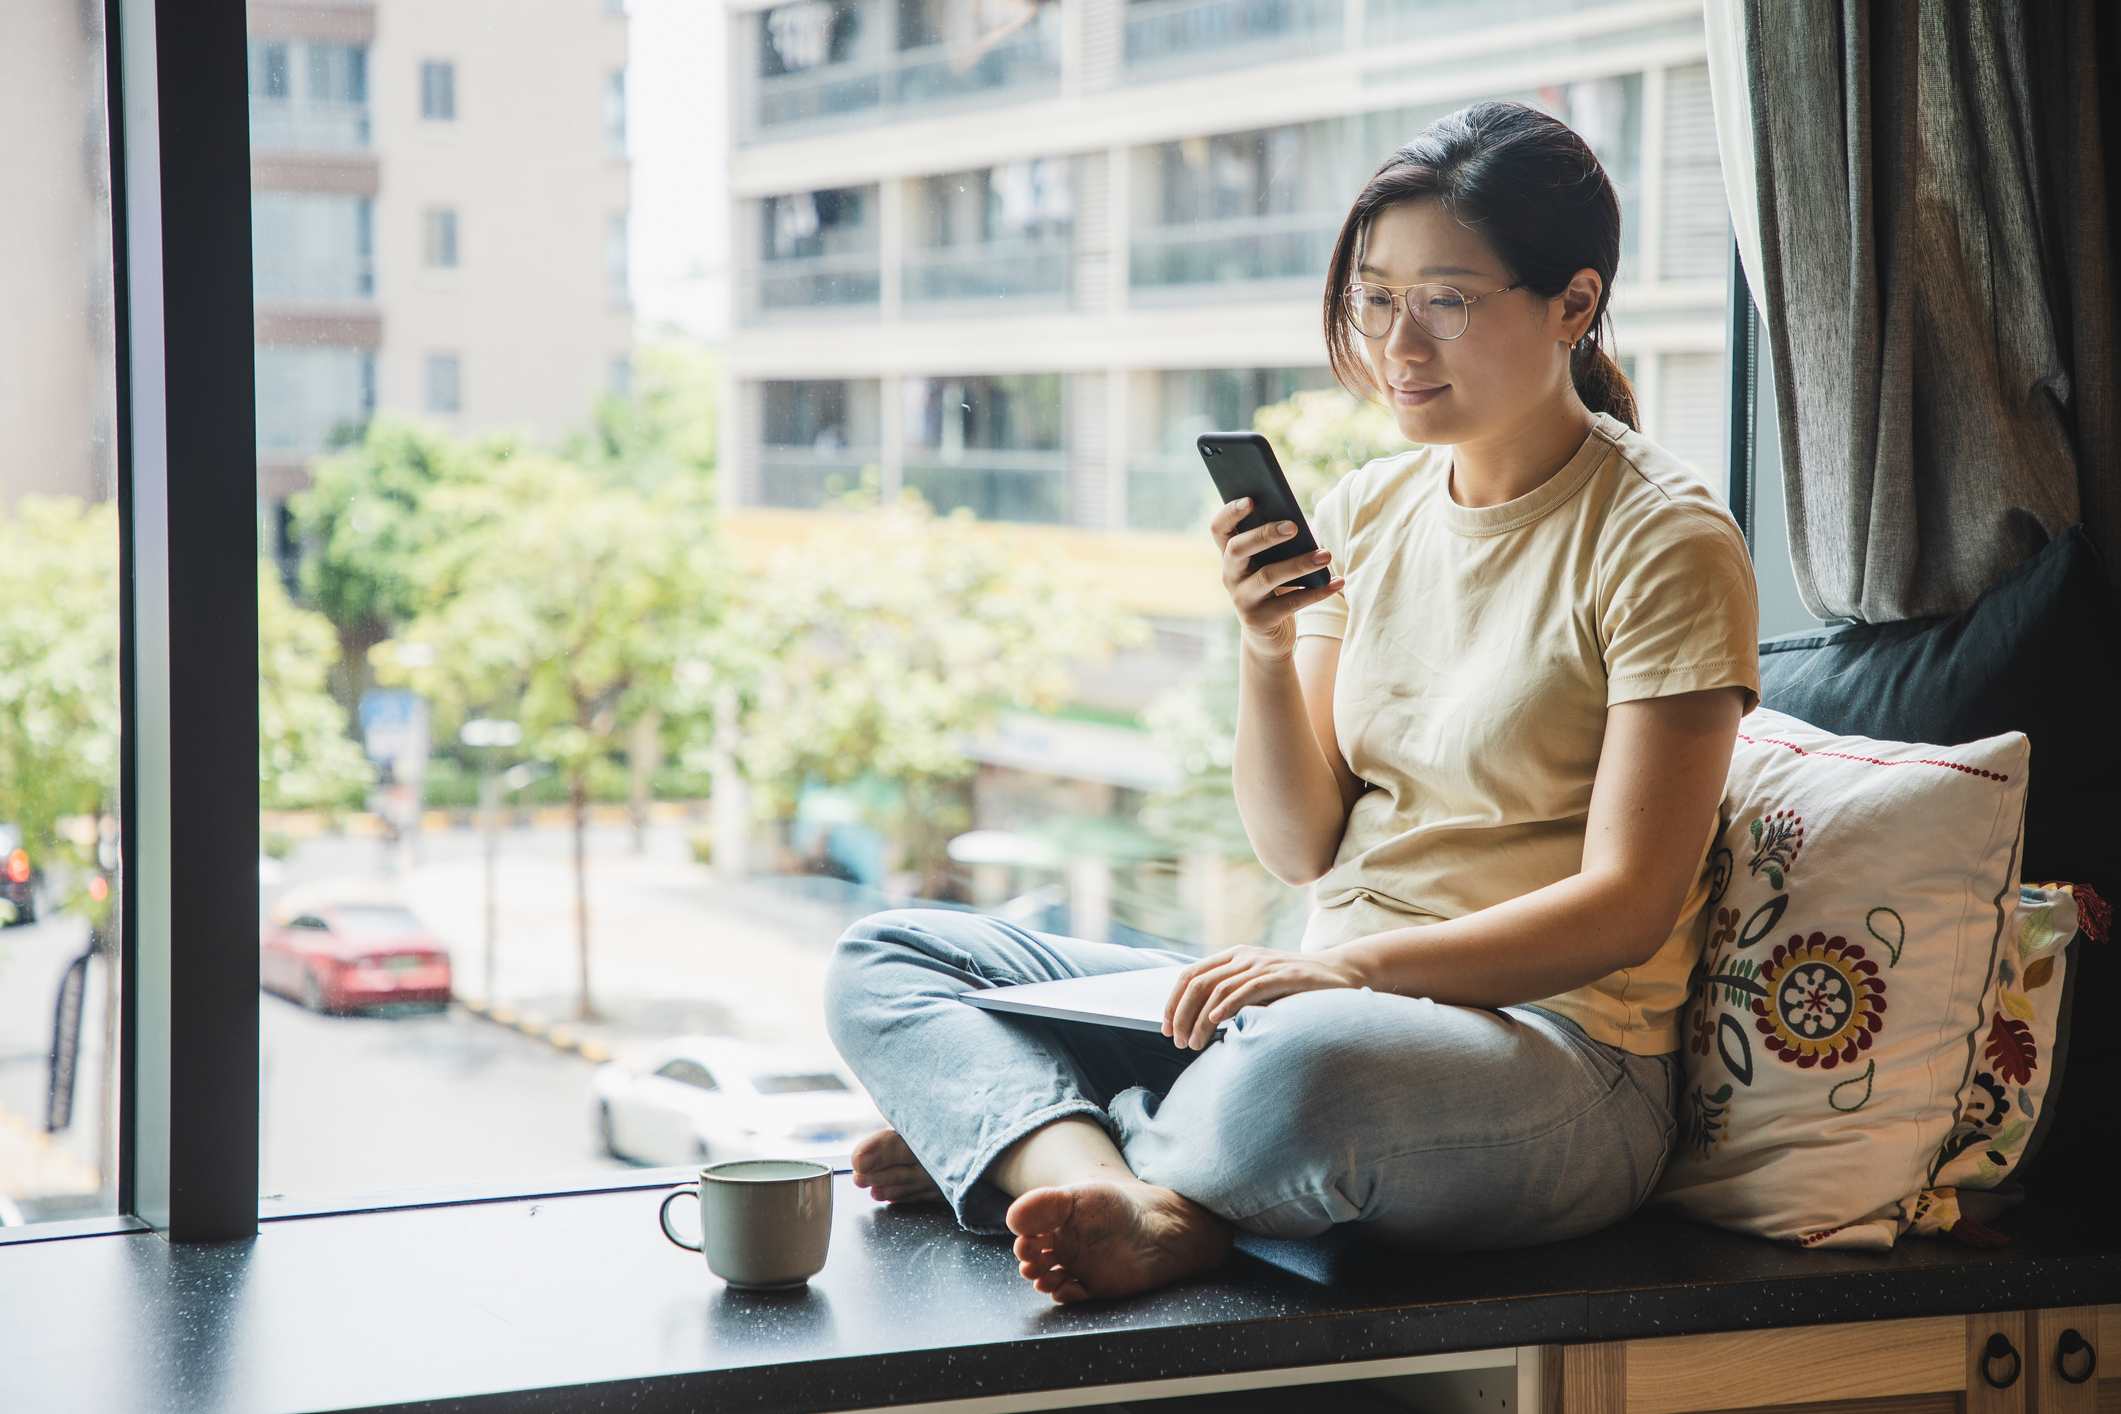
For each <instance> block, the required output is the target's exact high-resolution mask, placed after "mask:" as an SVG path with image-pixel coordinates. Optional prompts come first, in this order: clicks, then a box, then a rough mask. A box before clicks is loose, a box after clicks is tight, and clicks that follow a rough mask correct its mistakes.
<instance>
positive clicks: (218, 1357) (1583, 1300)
mask: <svg viewBox="0 0 2121 1414" xmlns="http://www.w3.org/2000/svg"><path fill="white" fill-rule="evenodd" d="M833 1181H834V1185H835V1188H834V1195H833V1197H834V1203H833V1207H834V1213H833V1236H832V1249H831V1255H830V1257H829V1259H828V1260H827V1263H826V1267H825V1270H824V1271H823V1272H821V1273H820V1274H819V1275H818V1276H817V1277H815V1278H813V1279H812V1281H811V1283H810V1286H809V1287H808V1289H807V1290H801V1291H797V1292H793V1293H760V1294H747V1293H743V1292H738V1291H733V1290H731V1289H729V1288H728V1287H726V1286H725V1285H724V1284H723V1283H722V1282H721V1281H720V1280H719V1279H718V1278H716V1277H715V1276H713V1274H712V1273H710V1272H709V1271H708V1270H707V1268H706V1264H705V1262H704V1261H703V1259H702V1258H700V1257H699V1256H697V1255H695V1254H693V1253H689V1252H684V1251H680V1250H679V1249H678V1248H676V1247H673V1246H671V1245H670V1244H669V1243H667V1242H666V1241H665V1240H664V1239H663V1237H662V1235H661V1234H660V1233H659V1232H658V1231H657V1227H656V1205H657V1203H658V1202H659V1201H660V1198H661V1196H662V1193H663V1192H664V1191H665V1190H663V1189H633V1190H622V1191H614V1192H603V1193H593V1194H578V1195H570V1196H565V1197H558V1198H540V1199H535V1200H530V1199H519V1200H508V1201H503V1202H492V1203H476V1204H463V1205H454V1206H445V1207H427V1208H413V1209H399V1210H394V1211H385V1212H372V1213H360V1214H350V1215H344V1216H331V1217H314V1218H302V1219H288V1220H280V1221H274V1222H270V1223H267V1224H265V1225H264V1227H263V1229H262V1230H261V1232H260V1233H259V1235H258V1236H257V1237H256V1238H255V1239H253V1240H250V1241H245V1242H238V1243H227V1244H219V1245H209V1246H173V1245H172V1244H170V1243H168V1242H166V1241H164V1240H163V1239H162V1238H161V1237H159V1236H156V1235H153V1234H128V1235H111V1236H100V1237H77V1238H70V1239H67V1240H63V1241H53V1242H38V1243H27V1244H21V1245H16V1246H6V1247H0V1407H4V1408H5V1409H6V1410H7V1411H9V1414H18V1411H29V1410H38V1411H43V1410H65V1411H69V1414H73V1412H74V1411H102V1410H111V1411H125V1414H136V1411H137V1414H148V1412H149V1411H160V1410H170V1411H183V1414H206V1411H218V1410H232V1411H276V1412H277V1411H287V1410H301V1411H309V1410H327V1409H328V1410H346V1409H384V1408H389V1409H397V1408H417V1409H425V1410H486V1409H493V1410H498V1409H504V1408H505V1409H511V1410H515V1409H523V1410H551V1409H562V1408H565V1409H598V1410H629V1411H648V1410H665V1409H669V1410H677V1409H688V1410H689V1409H695V1408H704V1407H712V1408H715V1409H717V1410H724V1409H726V1410H815V1409H830V1408H838V1407H845V1406H849V1405H877V1404H891V1403H906V1402H913V1401H918V1400H931V1399H944V1398H953V1397H962V1396H967V1395H977V1394H986V1395H993V1394H1001V1393H1009V1392H1017V1391H1025V1390H1038V1389H1051V1388H1062V1387H1073V1386H1077V1385H1081V1384H1085V1383H1096V1384H1108V1383H1118V1382H1123V1381H1132V1380H1150V1379H1167V1378H1176V1377H1180V1376H1187V1375H1201V1374H1211V1373H1227V1372H1233V1371H1243V1370H1249V1369H1271V1368H1277V1367H1282V1366H1290V1365H1306V1364H1318V1363H1337V1362H1342V1361H1354V1360H1375V1359H1386V1358H1391V1357H1399V1356H1408V1355H1420V1354H1429V1353H1439V1352H1444V1351H1451V1350H1469V1349H1488V1348H1493V1347H1500V1346H1513V1345H1535V1344H1548V1343H1554V1342H1579V1341H1587V1340H1608V1339H1617V1338H1625V1337H1632V1336H1647V1335H1676V1334H1682V1333H1687V1332H1694V1331H1705V1330H1734V1329H1744V1328H1747V1327H1757V1326H1791V1325H1806V1324H1811V1323H1815V1322H1828V1321H1850V1320H1866V1319H1874V1318H1891V1317H1906V1316H1922V1315H1939V1314H1956V1313H1962V1312H1973V1311H1987V1310H2004V1309H2012V1308H2018V1307H2029V1306H2060V1305H2077V1304H2094V1303H2100V1302H2111V1301H2117V1300H2121V1241H2117V1239H2116V1238H2115V1237H2114V1236H2112V1235H2111V1234H2107V1233H2095V1232H2094V1231H2093V1230H2091V1228H2090V1227H2089V1225H2088V1223H2086V1222H2084V1221H2081V1220H2080V1219H2079V1218H2077V1217H2076V1216H2075V1215H2074V1214H2073V1213H2071V1212H2068V1211H2065V1210H2059V1209H2056V1208H2055V1207H2053V1206H2052V1205H2047V1204H2043V1203H2041V1202H2040V1200H2039V1199H2038V1198H2037V1197H2036V1198H2035V1199H2033V1200H2032V1201H2030V1202H2028V1203H2026V1204H2025V1205H2024V1206H2022V1207H2019V1208H2017V1209H2014V1210H2012V1211H2011V1212H2009V1213H2006V1214H2004V1215H2003V1216H2002V1217H2001V1218H1999V1219H1997V1220H1996V1223H1995V1226H1997V1227H1999V1228H2001V1229H2002V1230H2003V1231H2005V1232H2007V1233H2009V1234H2011V1235H2012V1237H2013V1238H2014V1239H2015V1240H2014V1242H2013V1243H2012V1245H2011V1246H2008V1247H2003V1248H1997V1249H1993V1250H1980V1249H1974V1248H1967V1247H1960V1246H1957V1245H1955V1244H1951V1243H1948V1242H1943V1241H1939V1240H1937V1239H1933V1238H1916V1239H1909V1240H1905V1241H1903V1242H1902V1243H1901V1244H1900V1246H1899V1247H1897V1248H1896V1249H1894V1250H1893V1251H1891V1252H1888V1253H1839V1252H1819V1251H1812V1252H1805V1251H1799V1250H1796V1249H1793V1248H1786V1247H1783V1246H1781V1245H1779V1244H1775V1243H1770V1242H1765V1241H1762V1240H1759V1239H1756V1238H1750V1237H1745V1236H1741V1235H1738V1234H1734V1233H1727V1232H1723V1231H1720V1230H1718V1229H1715V1228H1709V1227H1704V1226H1700V1225H1697V1224H1693V1223H1689V1222H1684V1221H1680V1220H1676V1219H1672V1218H1667V1217H1660V1216H1654V1215H1650V1214H1638V1215H1637V1216H1636V1217H1635V1218H1633V1219H1631V1220H1629V1221H1628V1222H1626V1223H1623V1224H1621V1225H1619V1226H1617V1227H1614V1228H1610V1229H1608V1230H1606V1231H1604V1232H1600V1233H1595V1234H1593V1235H1591V1236H1589V1237H1584V1238H1579V1239H1576V1240H1573V1241H1570V1242H1563V1243H1555V1244H1551V1245H1548V1246H1544V1247H1537V1248H1526V1249H1522V1250H1518V1251H1511V1252H1494V1253H1481V1254H1462V1253H1461V1254H1421V1253H1409V1252H1394V1251H1393V1250H1392V1249H1389V1248H1383V1247H1379V1246H1378V1245H1377V1244H1375V1243H1372V1242H1368V1241H1366V1240H1365V1237H1364V1234H1363V1232H1362V1230H1361V1228H1360V1227H1359V1226H1353V1225H1348V1226H1342V1227H1340V1228H1336V1229H1334V1230H1333V1231H1332V1232H1330V1233H1328V1234H1326V1235H1324V1236H1322V1237H1319V1238H1315V1239H1311V1240H1308V1241H1297V1242H1288V1241H1277V1240H1272V1239H1265V1238H1254V1237H1250V1236H1243V1235H1241V1236H1240V1238H1239V1242H1238V1252H1237V1253H1236V1254H1235V1255H1234V1256H1233V1257H1232V1259H1231V1261H1230V1263H1229V1264H1228V1265H1227V1266H1225V1267H1224V1268H1222V1269H1221V1270H1219V1271H1217V1272H1215V1273H1214V1274H1212V1275H1211V1276H1209V1277H1206V1278H1200V1279H1196V1280H1194V1281H1191V1282H1187V1283H1184V1284H1182V1285H1179V1286H1175V1287H1168V1288H1165V1289H1164V1290H1161V1291H1156V1292H1149V1293H1145V1294H1143V1295H1140V1296H1136V1297H1130V1298H1127V1299H1124V1300H1117V1301H1094V1302H1088V1303H1083V1304H1071V1305H1066V1306H1061V1305H1056V1304H1055V1303H1054V1302H1053V1301H1052V1299H1051V1298H1050V1297H1047V1296H1045V1295H1042V1294H1041V1293H1039V1292H1038V1291H1036V1290H1034V1289H1033V1288H1032V1286H1031V1284H1030V1283H1029V1282H1027V1281H1025V1280H1024V1279H1023V1278H1022V1277H1021V1276H1019V1275H1018V1274H1017V1270H1016V1259H1015V1257H1014V1256H1013V1255H1012V1254H1011V1252H1010V1250H1009V1239H1008V1238H1007V1237H999V1236H997V1237H984V1236H973V1235H971V1234H967V1233H963V1232H960V1231H959V1230H958V1227H957V1224H956V1222H955V1220H954V1219H952V1218H951V1216H950V1214H949V1212H948V1211H947V1210H946V1209H943V1208H941V1207H935V1206H928V1207H916V1208H910V1209H887V1208H885V1207H883V1206H882V1205H880V1204H878V1203H877V1202H876V1201H875V1200H874V1199H873V1198H871V1197H870V1196H869V1195H868V1194H867V1193H866V1192H864V1191H863V1190H861V1189H859V1188H856V1187H854V1186H853V1184H852V1182H851V1180H850V1179H849V1178H848V1176H847V1175H846V1174H845V1173H839V1174H836V1175H835V1176H834V1180H833ZM681 1211H682V1210H681Z"/></svg>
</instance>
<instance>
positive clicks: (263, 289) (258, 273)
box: [251, 253, 376, 304]
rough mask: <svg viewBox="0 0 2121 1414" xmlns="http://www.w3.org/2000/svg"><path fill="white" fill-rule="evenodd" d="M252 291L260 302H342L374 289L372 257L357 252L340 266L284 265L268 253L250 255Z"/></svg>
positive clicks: (368, 294)
mask: <svg viewBox="0 0 2121 1414" xmlns="http://www.w3.org/2000/svg"><path fill="white" fill-rule="evenodd" d="M251 269H252V277H251V293H252V295H253V296H254V297H255V298H256V299H257V300H258V301H259V302H260V303H274V304H344V303H346V302H348V301H350V300H365V299H371V298H373V297H374V295H375V292H376V262H375V257H373V256H368V255H356V256H353V257H351V258H350V259H349V260H347V261H346V263H344V264H340V265H322V264H319V265H302V266H289V265H283V264H281V263H280V262H278V261H277V260H275V259H274V258H273V257H272V256H271V255H269V254H263V253H254V254H253V255H252V256H251Z"/></svg>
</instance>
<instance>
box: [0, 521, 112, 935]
mask: <svg viewBox="0 0 2121 1414" xmlns="http://www.w3.org/2000/svg"><path fill="white" fill-rule="evenodd" d="M117 804H118V513H117V508H116V507H115V506H114V505H112V504H111V503H109V502H96V503H93V504H91V503H87V502H83V501H80V500H78V499H75V498H72V497H56V496H25V497H23V498H22V499H21V500H20V501H19V502H17V503H16V505H15V507H14V510H13V511H12V513H10V512H8V511H7V510H5V509H4V508H0V821H6V822H8V823H10V824H12V825H14V826H16V827H17V828H18V829H19V830H20V831H21V833H22V837H23V839H24V841H26V842H27V847H28V848H29V849H30V851H31V852H32V854H33V855H38V856H41V857H40V858H39V859H38V863H39V865H40V867H41V868H43V869H45V870H47V871H49V872H48V873H47V875H46V877H47V879H48V880H50V881H52V882H53V883H54V884H55V885H59V886H64V887H66V888H67V889H68V890H69V893H68V894H67V896H66V897H64V898H63V899H62V901H61V907H68V908H73V909H76V910H77V911H81V912H86V913H88V914H89V915H90V919H89V921H90V925H91V926H92V927H97V926H100V925H101V924H103V923H104V922H105V921H106V919H105V917H104V915H105V913H106V912H107V909H108V906H109V900H108V898H107V897H106V898H103V899H97V898H95V897H93V896H92V895H90V894H89V893H88V892H87V891H86V887H87V883H88V878H87V874H86V869H85V866H86V865H87V864H88V863H90V862H91V857H92V856H91V851H92V849H93V843H94V831H93V824H94V822H95V821H97V820H99V819H101V818H102V817H104V816H107V815H115V814H117ZM84 818H85V819H86V820H87V821H88V822H90V824H91V829H90V830H88V831H77V830H73V829H69V828H65V824H66V822H69V821H74V820H79V819H84ZM55 865H57V866H58V867H57V868H54V867H53V866H55Z"/></svg>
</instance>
